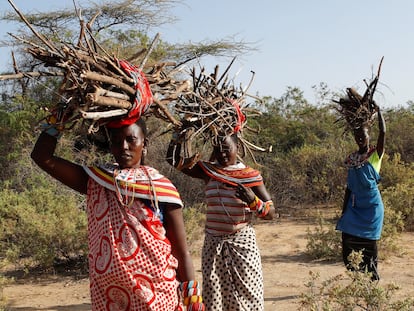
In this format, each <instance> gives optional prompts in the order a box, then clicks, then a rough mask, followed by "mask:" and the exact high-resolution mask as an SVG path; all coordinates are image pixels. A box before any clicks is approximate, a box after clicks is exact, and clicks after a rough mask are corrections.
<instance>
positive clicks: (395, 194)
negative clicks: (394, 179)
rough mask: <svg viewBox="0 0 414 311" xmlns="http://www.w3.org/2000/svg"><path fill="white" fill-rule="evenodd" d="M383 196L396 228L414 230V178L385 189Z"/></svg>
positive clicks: (388, 219)
mask: <svg viewBox="0 0 414 311" xmlns="http://www.w3.org/2000/svg"><path fill="white" fill-rule="evenodd" d="M382 197H383V201H384V205H385V206H386V210H385V211H386V212H388V213H389V214H390V217H387V221H388V222H389V223H390V225H391V226H393V227H394V230H398V231H400V232H401V231H403V230H406V231H414V178H413V179H411V180H408V181H407V183H400V184H397V185H395V186H393V187H389V188H387V189H385V190H383V191H382Z"/></svg>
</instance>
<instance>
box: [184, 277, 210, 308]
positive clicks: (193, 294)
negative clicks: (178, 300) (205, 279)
mask: <svg viewBox="0 0 414 311" xmlns="http://www.w3.org/2000/svg"><path fill="white" fill-rule="evenodd" d="M180 290H181V293H182V295H183V304H184V305H185V306H186V307H187V310H188V311H204V310H205V307H204V304H203V297H202V296H201V290H200V287H199V284H198V282H197V281H185V282H181V283H180Z"/></svg>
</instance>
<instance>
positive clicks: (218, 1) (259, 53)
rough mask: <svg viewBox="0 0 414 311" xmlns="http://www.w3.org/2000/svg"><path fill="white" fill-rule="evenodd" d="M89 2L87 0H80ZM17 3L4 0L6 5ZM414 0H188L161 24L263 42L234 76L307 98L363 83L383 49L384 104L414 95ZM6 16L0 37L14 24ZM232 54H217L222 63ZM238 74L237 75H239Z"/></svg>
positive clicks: (164, 32)
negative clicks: (318, 88)
mask: <svg viewBox="0 0 414 311" xmlns="http://www.w3.org/2000/svg"><path fill="white" fill-rule="evenodd" d="M13 1H14V3H15V4H16V6H17V7H18V8H19V9H20V10H21V11H22V12H23V13H35V12H39V11H40V12H43V11H50V10H53V9H58V8H62V7H69V8H71V7H73V1H72V0H59V1H51V0H37V1H33V0H13ZM82 2H87V0H82ZM6 10H12V7H11V6H10V4H9V3H8V1H6V0H0V12H4V11H6ZM413 12H414V1H412V0H395V1H389V0H363V1H361V0H347V1H338V0H331V1H328V0H325V1H324V0H289V1H285V0H284V1H282V0H256V1H246V0H209V1H199V0H183V1H182V4H177V6H176V7H175V8H174V9H173V10H172V14H173V15H175V16H176V17H177V18H178V21H177V22H176V23H174V24H169V25H168V26H163V27H161V28H159V29H154V30H153V31H154V35H155V33H156V32H160V34H161V38H162V39H163V40H164V41H167V42H169V43H188V42H190V41H191V42H206V41H214V40H219V39H222V38H230V37H231V38H235V39H236V40H238V41H244V42H250V43H252V46H254V47H256V48H257V50H255V51H251V52H249V53H248V54H247V55H241V56H238V58H237V60H236V62H235V63H234V65H233V66H232V70H233V72H231V73H230V74H229V76H230V77H235V81H236V83H237V84H242V85H243V86H246V85H247V84H248V83H249V81H250V78H251V71H254V72H255V77H254V80H253V83H252V85H251V87H250V89H249V93H252V94H259V95H260V96H272V97H275V98H279V97H281V96H282V95H283V94H284V93H285V92H286V90H287V88H288V87H298V88H300V89H301V90H302V91H303V92H304V96H305V98H306V99H307V100H308V101H309V102H313V101H314V100H315V94H314V92H313V90H312V86H314V85H319V84H320V83H321V82H324V83H326V84H327V85H328V88H329V89H330V90H331V91H333V92H342V93H343V92H344V90H345V88H347V87H355V88H356V89H357V90H358V91H359V92H360V93H361V94H362V93H363V92H364V91H365V84H364V82H363V80H364V79H367V80H370V79H371V78H372V77H373V75H374V74H376V72H377V70H378V65H379V62H380V60H381V58H382V57H384V60H383V64H382V68H381V74H380V82H379V85H378V87H377V92H376V96H375V100H376V101H377V103H378V104H379V105H380V107H383V108H393V107H401V106H405V105H406V103H407V101H409V100H414V88H413V85H414V18H413V15H412V14H413ZM13 26H14V25H13V24H10V23H7V24H5V23H2V22H0V40H2V39H4V38H5V37H6V36H7V34H6V33H7V32H13ZM0 57H1V58H0V59H1V60H2V63H1V64H0V71H3V70H4V69H5V68H6V67H5V65H6V64H8V63H10V61H11V57H10V49H8V48H6V47H0ZM229 62H230V59H212V60H209V61H208V62H206V64H205V68H206V70H208V71H212V70H213V68H214V65H215V64H219V66H220V72H222V71H224V69H225V67H226V66H227V64H229ZM236 74H237V76H236Z"/></svg>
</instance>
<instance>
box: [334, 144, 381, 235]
mask: <svg viewBox="0 0 414 311" xmlns="http://www.w3.org/2000/svg"><path fill="white" fill-rule="evenodd" d="M381 159H382V157H381V158H380V157H379V156H378V153H377V151H374V152H373V153H372V154H371V156H370V157H369V158H368V159H367V160H366V161H365V162H364V163H362V164H361V165H359V166H354V167H349V168H348V178H347V187H348V189H349V191H350V196H349V199H348V202H347V206H346V209H345V212H344V214H343V215H342V217H341V218H340V219H339V221H338V223H337V226H336V229H337V230H340V231H342V232H345V233H348V234H351V235H354V236H357V237H361V238H365V239H369V240H379V239H380V237H381V232H382V225H383V221H384V204H383V202H382V199H381V193H380V191H379V189H378V183H379V181H380V179H381V178H380V175H379V169H380V167H381Z"/></svg>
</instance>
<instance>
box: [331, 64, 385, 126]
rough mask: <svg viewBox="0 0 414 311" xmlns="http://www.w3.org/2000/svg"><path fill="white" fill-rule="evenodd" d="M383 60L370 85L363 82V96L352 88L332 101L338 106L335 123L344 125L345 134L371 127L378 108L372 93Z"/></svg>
mask: <svg viewBox="0 0 414 311" xmlns="http://www.w3.org/2000/svg"><path fill="white" fill-rule="evenodd" d="M383 59H384V57H382V58H381V61H380V64H379V66H378V71H377V74H376V75H375V76H374V78H373V79H372V80H371V81H370V83H367V82H366V81H364V82H365V83H366V85H367V88H366V90H365V92H364V95H362V96H361V95H360V94H359V93H358V92H357V91H356V90H355V89H354V88H347V89H346V96H345V97H342V98H340V99H339V100H334V102H335V103H336V104H338V106H336V107H335V109H336V111H337V112H338V113H339V118H338V119H337V120H336V122H339V123H342V124H343V125H344V128H345V132H346V131H353V130H355V129H358V128H361V127H368V128H369V127H371V126H372V124H373V122H374V119H375V114H376V112H377V107H378V106H377V104H376V103H375V101H374V93H375V90H376V87H377V84H378V80H379V76H380V72H381V66H382V61H383Z"/></svg>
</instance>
